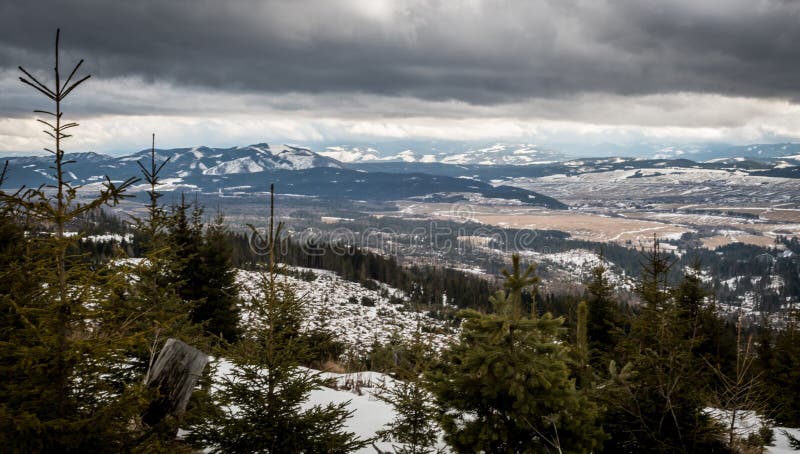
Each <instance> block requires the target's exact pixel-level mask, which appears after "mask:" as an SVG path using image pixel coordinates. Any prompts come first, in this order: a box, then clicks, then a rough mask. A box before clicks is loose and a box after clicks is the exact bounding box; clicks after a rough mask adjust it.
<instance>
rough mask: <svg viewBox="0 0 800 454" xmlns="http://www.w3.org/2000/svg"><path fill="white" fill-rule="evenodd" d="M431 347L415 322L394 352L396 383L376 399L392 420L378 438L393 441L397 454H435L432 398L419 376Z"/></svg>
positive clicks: (429, 359) (430, 356)
mask: <svg viewBox="0 0 800 454" xmlns="http://www.w3.org/2000/svg"><path fill="white" fill-rule="evenodd" d="M432 353H433V348H432V345H431V343H430V341H429V339H426V338H425V336H424V335H423V333H422V326H421V322H419V321H418V322H417V329H416V331H415V332H414V337H413V338H412V339H411V341H410V342H409V343H408V345H407V346H406V348H404V349H403V350H402V351H400V352H397V351H396V352H395V358H394V359H395V361H394V362H395V367H394V368H393V369H394V373H393V376H394V378H395V379H396V380H394V381H392V382H391V383H389V384H387V385H386V386H384V387H382V388H381V389H380V390H379V392H378V394H377V395H376V397H377V398H378V399H379V400H381V401H383V402H386V403H388V404H390V405H391V406H392V408H393V409H394V412H395V418H394V419H393V420H392V421H391V422H390V423H389V424H387V426H386V428H384V429H382V430H380V431H379V432H378V433H377V435H378V438H380V439H382V440H384V441H390V442H393V444H392V448H393V450H394V452H395V453H397V454H430V453H434V452H438V449H437V447H436V445H437V443H438V441H439V433H440V428H439V425H438V424H437V422H436V406H435V404H434V402H433V398H432V397H433V396H431V393H430V392H429V391H428V390H427V389H425V386H424V382H423V380H422V378H423V373H424V372H425V370H427V368H428V367H429V365H430V364H431V362H432V361H433V354H432Z"/></svg>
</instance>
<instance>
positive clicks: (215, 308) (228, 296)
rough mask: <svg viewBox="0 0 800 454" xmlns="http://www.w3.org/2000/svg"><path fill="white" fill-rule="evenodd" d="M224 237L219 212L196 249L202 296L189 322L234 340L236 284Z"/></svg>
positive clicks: (236, 335) (228, 248)
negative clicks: (201, 281)
mask: <svg viewBox="0 0 800 454" xmlns="http://www.w3.org/2000/svg"><path fill="white" fill-rule="evenodd" d="M226 238H227V229H226V227H225V224H224V217H223V216H222V214H218V215H217V217H216V218H215V220H214V222H213V223H211V224H210V225H209V226H208V228H207V230H206V232H205V234H204V236H203V244H202V247H201V249H200V251H199V256H200V274H201V275H202V276H204V279H203V283H202V285H201V287H200V292H201V294H202V295H203V297H202V299H201V300H200V301H199V302H198V303H197V305H196V306H195V307H194V309H193V311H192V321H194V322H195V323H203V324H204V327H205V331H206V332H207V333H209V334H210V335H212V336H215V337H220V338H222V339H224V340H225V341H227V342H233V341H235V340H236V339H237V338H238V336H239V303H240V301H239V286H238V285H237V284H236V270H235V269H234V268H233V263H232V259H231V255H232V252H231V247H230V245H229V244H228V242H227V241H226Z"/></svg>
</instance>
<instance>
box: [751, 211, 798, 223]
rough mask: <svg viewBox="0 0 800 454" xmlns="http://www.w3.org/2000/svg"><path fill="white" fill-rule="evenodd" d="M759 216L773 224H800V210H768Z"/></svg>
mask: <svg viewBox="0 0 800 454" xmlns="http://www.w3.org/2000/svg"><path fill="white" fill-rule="evenodd" d="M759 216H760V217H761V219H766V220H768V221H773V222H790V223H800V210H767V211H764V212H762V213H761V214H760V215H759Z"/></svg>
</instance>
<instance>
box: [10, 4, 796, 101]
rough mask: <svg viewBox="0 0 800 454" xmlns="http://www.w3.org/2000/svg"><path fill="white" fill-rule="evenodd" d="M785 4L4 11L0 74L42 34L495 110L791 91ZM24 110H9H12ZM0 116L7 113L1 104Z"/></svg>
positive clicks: (209, 67) (193, 77)
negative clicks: (569, 101) (567, 100)
mask: <svg viewBox="0 0 800 454" xmlns="http://www.w3.org/2000/svg"><path fill="white" fill-rule="evenodd" d="M799 19H800V4H798V3H795V2H782V1H752V0H747V1H714V2H712V1H696V0H695V1H685V2H684V1H669V2H667V1H615V2H611V1H609V2H602V1H599V0H598V1H569V0H553V1H523V0H520V1H500V0H498V1H483V2H482V1H465V2H456V1H446V0H430V1H422V0H408V1H402V0H398V1H386V2H384V1H380V0H364V1H363V2H356V1H326V0H322V1H248V0H242V1H209V0H206V1H202V0H159V1H113V2H112V1H108V0H81V1H63V0H60V1H37V0H30V1H11V0H4V1H3V3H2V4H0V69H3V68H6V69H7V68H13V67H15V66H16V65H17V64H20V63H22V64H24V65H26V66H27V67H30V68H38V69H45V68H50V61H49V60H48V58H49V57H50V50H51V46H52V36H53V32H54V30H55V28H56V27H61V28H62V32H63V44H64V48H65V49H66V50H68V55H71V56H80V57H84V58H86V59H87V61H88V63H89V64H88V65H87V66H89V67H90V68H91V72H92V73H93V74H94V75H95V76H99V77H100V78H113V77H121V76H124V77H129V76H135V77H141V78H143V79H144V80H145V81H165V82H169V83H177V84H181V85H186V86H194V87H200V88H201V89H202V87H208V88H210V89H214V90H220V89H221V90H230V91H239V92H261V93H286V92H300V93H310V94H318V93H322V94H330V93H353V92H358V93H367V94H376V95H389V96H404V97H413V98H419V99H424V100H442V99H456V100H461V101H466V102H469V103H472V104H487V105H491V104H495V103H503V102H510V101H514V100H518V99H523V98H527V97H552V98H559V97H563V96H567V95H574V94H579V93H611V94H622V95H629V94H663V93H672V92H679V91H690V92H706V93H719V94H724V95H736V96H739V95H740V96H755V97H773V96H776V97H788V98H794V97H795V96H796V95H797V93H800V46H798V45H797V43H798V42H800V26H798V24H799V23H800V21H799ZM20 104H22V102H20ZM0 109H2V110H4V111H7V107H0Z"/></svg>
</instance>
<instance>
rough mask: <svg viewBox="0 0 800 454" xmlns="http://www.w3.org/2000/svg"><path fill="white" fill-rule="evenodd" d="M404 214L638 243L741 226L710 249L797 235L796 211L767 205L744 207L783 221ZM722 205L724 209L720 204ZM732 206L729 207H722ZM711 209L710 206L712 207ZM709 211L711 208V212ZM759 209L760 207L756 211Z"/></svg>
mask: <svg viewBox="0 0 800 454" xmlns="http://www.w3.org/2000/svg"><path fill="white" fill-rule="evenodd" d="M400 205H401V210H402V212H403V213H405V215H406V216H408V215H411V216H417V217H424V216H427V217H430V218H438V219H454V220H461V221H466V220H473V221H477V222H480V223H483V224H487V225H493V226H499V227H509V228H517V229H523V228H529V229H541V230H560V231H562V232H567V233H569V234H570V235H572V237H573V238H575V239H579V240H587V241H597V242H616V243H620V244H626V245H634V246H638V245H640V244H648V243H650V242H652V240H653V235H654V234H655V235H656V236H657V237H659V238H662V239H663V238H675V237H677V236H680V235H681V234H683V233H685V232H689V231H693V227H695V228H701V227H711V228H730V229H733V230H738V231H741V234H735V235H732V236H731V235H730V234H729V235H715V236H712V237H708V238H704V239H703V245H704V246H705V247H707V248H709V249H714V248H716V247H718V246H722V245H725V244H729V243H732V242H740V243H747V244H754V245H759V246H767V247H768V246H772V245H773V244H774V241H775V236H776V235H786V236H800V222H797V223H784V222H787V221H790V220H792V219H796V217H797V216H800V210H769V209H767V208H764V209H763V210H761V209H760V208H753V207H750V208H743V209H742V212H744V210H747V211H748V212H758V214H761V213H765V214H776V217H781V218H782V219H783V221H782V222H781V223H778V222H775V221H771V222H770V221H767V222H765V221H764V220H763V219H762V220H761V221H758V220H751V219H745V218H735V217H730V216H723V215H716V214H694V213H680V212H677V213H664V212H647V211H644V212H638V211H625V212H624V216H625V217H611V216H605V215H602V214H595V213H589V212H575V211H567V212H565V211H550V210H545V209H542V208H532V207H525V206H507V205H503V206H494V205H466V204H463V205H462V204H456V205H451V204H444V203H408V204H400ZM719 209H720V210H722V209H723V208H719ZM724 209H725V210H727V211H732V209H730V208H724ZM711 210H713V208H712V209H711ZM711 210H709V211H711ZM759 210H761V211H759Z"/></svg>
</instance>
